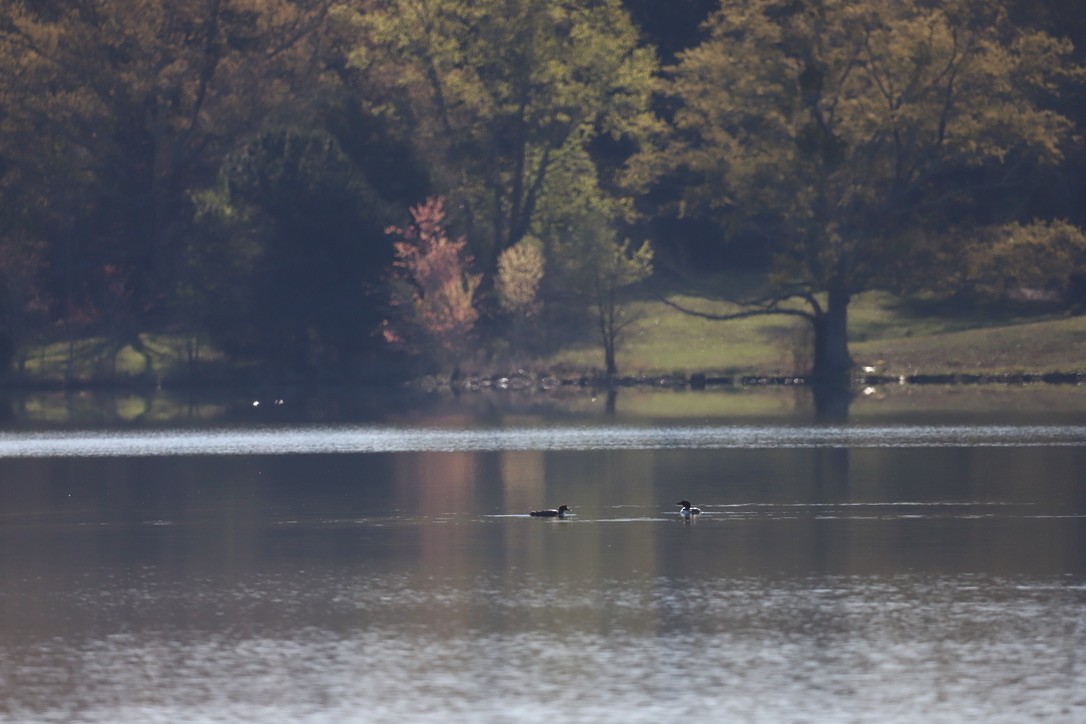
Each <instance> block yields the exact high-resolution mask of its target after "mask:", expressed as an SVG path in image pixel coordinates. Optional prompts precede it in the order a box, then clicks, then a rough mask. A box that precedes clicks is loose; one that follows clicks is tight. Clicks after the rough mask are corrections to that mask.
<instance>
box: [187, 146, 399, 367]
mask: <svg viewBox="0 0 1086 724" xmlns="http://www.w3.org/2000/svg"><path fill="white" fill-rule="evenodd" d="M221 173H222V186H223V193H224V194H225V202H224V204H223V205H222V206H221V207H220V208H219V209H218V210H217V213H218V214H219V216H220V217H223V216H226V217H231V216H232V217H233V218H234V220H235V223H234V225H233V226H234V233H235V234H236V235H237V236H239V237H240V238H239V239H238V240H237V241H236V242H235V243H234V244H233V245H232V246H233V249H234V251H235V252H236V253H239V254H241V255H242V257H243V258H247V259H248V260H249V266H248V268H247V269H245V270H243V272H242V273H241V274H239V275H238V276H237V277H236V279H235V284H237V285H239V286H244V287H246V288H247V291H248V294H247V297H246V300H247V304H245V305H244V306H243V307H242V308H241V309H240V310H236V311H243V312H244V316H243V317H242V318H241V319H238V320H236V321H235V324H234V325H230V326H229V327H228V328H227V329H226V330H225V331H226V332H227V334H228V335H229V336H230V337H232V340H231V339H227V340H224V342H225V343H226V344H227V345H228V346H232V347H235V348H236V347H237V346H240V345H239V343H243V344H247V345H248V346H249V349H248V350H247V351H248V352H249V353H250V354H252V353H255V354H256V355H257V357H258V358H263V359H269V360H276V361H278V363H279V364H280V365H281V367H282V370H281V371H283V372H289V373H292V374H309V373H312V372H314V371H315V370H316V369H318V368H319V367H328V366H329V365H330V363H338V364H339V365H340V367H341V369H342V368H343V367H345V366H346V365H347V363H349V362H351V361H352V359H353V357H354V356H355V353H356V352H358V351H359V349H360V348H361V347H363V346H364V342H365V340H367V339H369V338H370V337H371V336H372V335H373V334H374V333H376V331H377V328H378V326H379V323H380V320H381V319H382V317H383V316H384V313H385V304H384V299H383V294H382V293H381V292H380V291H379V289H380V281H381V280H380V274H381V271H382V270H383V269H384V268H385V267H386V266H387V265H388V264H389V263H390V262H391V260H392V248H391V244H389V243H388V241H387V239H386V237H385V236H384V234H383V233H382V230H383V227H384V224H385V221H386V219H388V218H389V217H390V215H391V214H390V212H389V210H388V209H387V207H386V204H385V203H384V201H383V200H382V199H381V198H380V197H379V196H378V194H377V193H376V192H375V191H374V189H373V187H372V185H371V184H370V182H369V180H368V179H367V178H366V177H365V175H364V174H363V173H362V171H361V170H360V169H359V168H358V167H357V166H356V164H355V163H354V162H353V161H352V160H351V159H349V158H348V157H347V156H346V155H345V154H344V153H343V151H342V149H341V148H340V146H339V143H338V142H337V141H336V139H335V138H333V137H332V136H330V135H329V134H327V133H324V132H321V131H313V130H295V129H290V128H284V129H274V130H268V131H266V132H264V133H261V134H259V135H258V136H256V137H255V138H253V139H252V140H251V141H250V142H249V143H247V144H245V146H243V147H242V148H240V149H238V150H237V151H236V152H235V153H232V154H230V155H229V156H228V157H227V158H226V160H225V161H224V163H223V168H222V172H221ZM246 240H247V243H246ZM193 253H198V250H193ZM208 261H210V260H205V264H206V263H207V262H208ZM205 264H198V265H197V267H196V268H195V269H193V271H194V272H199V271H200V267H202V266H204V265H205ZM202 276H203V278H206V276H207V272H206V271H204V272H203V274H202ZM190 286H192V285H191V284H190Z"/></svg>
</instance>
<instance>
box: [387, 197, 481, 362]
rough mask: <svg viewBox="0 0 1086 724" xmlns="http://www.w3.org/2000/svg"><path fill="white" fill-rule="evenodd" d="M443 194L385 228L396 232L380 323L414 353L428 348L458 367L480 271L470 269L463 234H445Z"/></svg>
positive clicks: (474, 318) (471, 327)
mask: <svg viewBox="0 0 1086 724" xmlns="http://www.w3.org/2000/svg"><path fill="white" fill-rule="evenodd" d="M445 225H446V219H445V199H444V197H441V196H434V197H430V198H428V199H426V201H425V202H423V203H421V204H418V205H417V206H414V207H412V208H411V223H410V224H409V225H408V226H407V227H406V228H402V229H401V228H398V227H395V226H392V227H389V228H388V229H386V230H385V231H386V233H388V234H392V235H394V236H396V237H398V238H399V240H398V241H397V242H396V243H395V245H394V246H395V250H396V261H395V262H394V263H393V265H392V272H391V274H390V275H389V282H390V287H391V291H390V299H389V302H390V304H391V306H392V308H393V309H394V310H395V314H394V317H395V318H394V319H390V320H386V321H385V323H384V325H383V333H384V337H385V339H386V340H387V341H388V342H390V343H392V344H396V345H400V346H403V347H405V348H407V349H409V350H411V351H413V352H416V353H429V354H432V355H434V356H435V357H438V358H442V361H446V362H451V363H452V366H453V368H454V369H458V368H459V366H460V362H461V361H462V360H463V359H464V357H465V355H466V354H467V351H468V350H469V349H470V348H471V347H470V345H471V342H472V337H473V334H472V333H473V331H474V329H475V322H476V321H478V319H479V311H478V310H477V309H476V308H475V293H476V291H477V290H478V289H479V282H480V281H482V275H481V274H473V273H471V263H472V258H471V257H470V256H468V255H467V254H466V253H465V248H466V246H467V239H466V238H465V237H463V236H460V237H457V238H456V239H450V238H449V236H448V232H447V230H446V228H445Z"/></svg>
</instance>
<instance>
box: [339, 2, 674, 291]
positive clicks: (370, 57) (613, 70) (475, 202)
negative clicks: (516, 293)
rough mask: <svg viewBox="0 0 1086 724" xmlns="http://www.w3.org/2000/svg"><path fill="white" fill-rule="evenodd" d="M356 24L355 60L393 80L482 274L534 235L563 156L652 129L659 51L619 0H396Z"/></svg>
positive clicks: (401, 108) (399, 109)
mask: <svg viewBox="0 0 1086 724" xmlns="http://www.w3.org/2000/svg"><path fill="white" fill-rule="evenodd" d="M358 23H359V24H360V26H361V27H362V29H363V34H364V37H365V40H364V42H363V43H362V44H361V45H360V47H359V48H358V49H357V51H356V52H355V54H354V56H353V65H354V67H355V68H356V70H357V71H358V72H363V73H368V74H370V75H372V76H380V77H384V78H395V79H396V81H395V82H396V83H398V84H399V87H400V91H401V92H400V93H398V94H397V95H396V96H395V97H393V98H391V99H390V101H391V103H392V104H393V105H394V106H395V113H396V114H398V115H399V116H400V117H401V118H403V119H405V122H406V123H408V124H410V125H412V126H414V127H415V129H416V133H415V134H414V137H415V139H416V141H417V142H418V143H419V144H420V145H421V146H422V147H424V148H426V149H427V151H426V152H425V153H424V154H423V155H425V156H427V157H428V158H430V159H431V160H432V163H433V165H434V167H435V172H434V176H435V182H436V183H437V184H438V186H439V187H441V188H443V189H445V190H446V192H447V193H448V194H450V196H451V198H453V199H454V202H453V204H452V206H453V208H457V209H461V211H460V214H459V215H460V216H461V217H462V220H463V222H464V223H465V224H466V226H467V229H468V232H469V234H470V237H471V239H472V243H473V245H474V247H475V249H476V252H477V255H478V256H479V257H480V259H481V263H482V265H483V268H484V270H487V271H488V272H492V271H494V270H495V268H496V264H497V258H498V255H499V254H500V253H501V252H502V251H504V250H505V249H507V248H509V247H510V246H512V245H514V244H516V243H517V242H518V241H519V240H520V239H521V238H523V237H524V236H525V235H526V234H528V233H530V231H531V228H532V225H533V222H534V219H535V216H536V209H537V206H538V203H539V200H540V196H541V193H542V189H543V186H544V184H545V183H546V179H547V177H548V175H549V174H550V173H551V170H552V167H553V164H554V162H555V159H556V157H557V156H558V155H560V154H561V153H568V152H569V151H570V149H586V148H588V147H589V146H590V144H591V143H592V141H593V140H594V139H596V138H598V137H600V136H601V134H603V135H609V136H612V137H630V138H640V137H642V136H643V135H644V133H645V130H646V128H648V127H650V126H651V125H652V124H653V119H652V117H651V115H650V114H649V113H648V102H649V96H650V92H651V87H652V75H653V72H654V71H655V68H656V61H655V57H654V54H653V52H652V50H651V49H648V48H644V47H639V46H638V38H637V31H636V29H635V28H634V26H633V25H632V23H631V22H630V19H629V16H628V15H627V13H626V12H625V11H624V10H623V8H622V5H621V2H620V1H619V0H557V1H555V2H538V0H481V1H480V2H472V3H466V2H461V1H459V0H390V1H389V2H387V3H385V4H383V5H382V6H381V7H380V8H375V9H372V10H370V11H367V12H365V13H363V14H361V15H360V16H359V17H358ZM594 171H596V169H594Z"/></svg>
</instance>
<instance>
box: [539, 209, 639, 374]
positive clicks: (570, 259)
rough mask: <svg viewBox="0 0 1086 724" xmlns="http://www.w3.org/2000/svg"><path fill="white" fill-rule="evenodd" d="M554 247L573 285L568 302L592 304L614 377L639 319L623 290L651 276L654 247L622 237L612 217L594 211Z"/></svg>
mask: <svg viewBox="0 0 1086 724" xmlns="http://www.w3.org/2000/svg"><path fill="white" fill-rule="evenodd" d="M555 251H556V258H558V259H561V260H562V261H561V262H560V263H561V264H562V266H564V267H565V268H564V269H563V270H562V274H561V277H560V278H561V279H562V280H563V282H564V283H565V284H566V285H568V286H566V288H565V290H564V292H565V294H566V295H567V296H568V298H569V300H568V301H575V302H577V303H579V304H582V305H584V304H587V305H588V306H589V308H590V309H591V310H592V321H593V326H594V327H595V334H596V339H597V340H598V341H599V343H600V346H601V348H602V349H603V363H604V370H605V373H606V374H607V376H608V377H614V376H615V375H616V374H618V364H617V357H616V355H617V352H618V349H619V347H620V346H621V344H622V342H623V339H624V334H625V332H626V330H627V328H628V327H629V326H630V325H631V324H632V323H633V322H634V321H636V317H635V316H634V315H633V314H631V312H630V308H629V305H628V303H627V300H626V299H625V298H624V297H623V290H624V289H625V288H626V287H629V286H630V285H631V284H635V283H637V282H640V281H644V280H645V279H648V278H649V277H650V276H651V275H652V258H653V253H652V247H651V245H650V244H649V243H648V242H647V241H646V242H644V243H642V244H641V246H640V247H638V248H637V249H634V248H632V246H631V244H630V241H629V240H625V241H622V242H619V241H618V240H617V239H616V238H615V232H614V229H613V228H612V226H611V222H610V219H609V218H608V217H607V216H605V215H603V214H600V213H590V214H586V215H585V216H584V217H582V218H581V219H580V221H579V223H578V224H577V226H576V227H575V228H574V229H573V230H572V233H571V234H570V235H569V236H568V237H567V238H566V239H565V240H564V241H563V242H561V243H560V244H558V246H557V248H556V249H555ZM582 314H583V312H582Z"/></svg>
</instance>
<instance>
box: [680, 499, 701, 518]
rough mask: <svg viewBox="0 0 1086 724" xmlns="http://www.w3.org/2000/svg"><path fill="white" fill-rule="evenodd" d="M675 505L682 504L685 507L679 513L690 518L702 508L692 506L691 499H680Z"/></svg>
mask: <svg viewBox="0 0 1086 724" xmlns="http://www.w3.org/2000/svg"><path fill="white" fill-rule="evenodd" d="M675 505H681V506H682V507H683V508H682V510H680V511H679V515H681V516H684V517H686V518H689V517H690V516H692V515H697V514H698V513H700V512H701V508H693V507H691V506H690V501H689V500H680V501H679V502H678V503H676V504H675Z"/></svg>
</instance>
